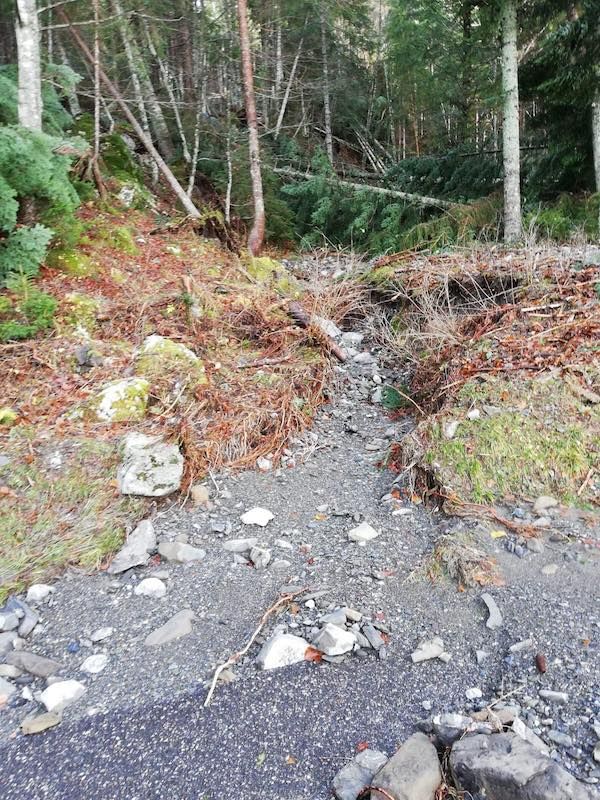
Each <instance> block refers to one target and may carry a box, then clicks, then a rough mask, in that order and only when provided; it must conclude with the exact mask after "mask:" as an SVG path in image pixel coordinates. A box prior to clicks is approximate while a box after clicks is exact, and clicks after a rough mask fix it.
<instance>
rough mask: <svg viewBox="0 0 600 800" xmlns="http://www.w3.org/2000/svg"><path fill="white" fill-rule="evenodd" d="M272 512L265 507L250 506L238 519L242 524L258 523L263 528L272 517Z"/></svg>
mask: <svg viewBox="0 0 600 800" xmlns="http://www.w3.org/2000/svg"><path fill="white" fill-rule="evenodd" d="M273 516H274V515H273V514H272V513H271V512H270V511H269V510H268V509H267V508H259V507H256V508H251V509H250V510H249V511H246V512H245V513H244V514H242V516H241V517H240V519H241V520H242V522H243V523H244V525H259V526H260V527H261V528H264V527H265V526H267V525H268V524H269V522H270V521H271V520H272V519H273Z"/></svg>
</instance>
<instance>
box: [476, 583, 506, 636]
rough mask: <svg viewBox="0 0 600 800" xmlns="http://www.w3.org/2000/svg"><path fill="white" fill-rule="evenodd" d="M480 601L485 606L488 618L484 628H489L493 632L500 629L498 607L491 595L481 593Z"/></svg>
mask: <svg viewBox="0 0 600 800" xmlns="http://www.w3.org/2000/svg"><path fill="white" fill-rule="evenodd" d="M481 599H482V600H483V602H484V603H485V604H486V606H487V609H488V611H489V616H488V618H487V621H486V623H485V626H486V628H489V629H490V630H492V631H493V630H495V629H496V628H500V627H502V614H501V613H500V609H499V608H498V605H497V604H496V601H495V600H494V598H493V597H492V595H491V594H488V592H483V594H482V595H481Z"/></svg>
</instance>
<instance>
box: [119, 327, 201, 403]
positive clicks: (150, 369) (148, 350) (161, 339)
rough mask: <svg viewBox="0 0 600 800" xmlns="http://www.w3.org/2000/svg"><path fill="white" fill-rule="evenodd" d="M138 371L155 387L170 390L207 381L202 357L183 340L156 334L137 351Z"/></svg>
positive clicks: (136, 367) (193, 386)
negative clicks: (179, 340) (176, 340)
mask: <svg viewBox="0 0 600 800" xmlns="http://www.w3.org/2000/svg"><path fill="white" fill-rule="evenodd" d="M135 371H136V374H137V375H139V376H143V377H144V378H146V379H147V380H148V381H149V382H150V383H151V384H152V386H153V387H158V388H160V387H164V388H166V389H167V390H170V391H172V390H173V389H176V390H178V391H179V390H181V389H182V388H184V389H186V388H187V389H195V388H196V387H198V386H202V385H204V384H206V383H208V381H207V378H206V371H205V368H204V362H203V361H202V359H200V358H198V356H197V355H196V354H195V353H194V352H193V351H192V350H190V349H189V347H186V346H185V345H184V344H181V342H175V341H173V340H172V339H168V338H166V337H165V336H159V335H157V334H153V335H152V336H148V337H147V338H146V339H145V340H144V342H143V344H142V346H141V347H140V349H139V350H138V352H137V356H136V361H135ZM159 394H160V392H159Z"/></svg>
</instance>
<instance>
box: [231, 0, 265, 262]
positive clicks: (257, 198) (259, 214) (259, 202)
mask: <svg viewBox="0 0 600 800" xmlns="http://www.w3.org/2000/svg"><path fill="white" fill-rule="evenodd" d="M237 8H238V21H239V27H240V50H241V55H242V79H243V83H244V99H245V104H246V118H247V123H248V150H249V153H250V177H251V180H252V200H253V202H254V222H253V225H252V230H251V231H250V235H249V237H248V250H249V251H250V255H252V256H258V255H260V252H261V250H262V246H263V242H264V238H265V201H264V197H263V186H262V173H261V161H260V144H259V140H258V122H257V119H256V100H255V97H254V75H253V72H252V56H251V53H250V34H249V31H248V6H247V3H246V0H237Z"/></svg>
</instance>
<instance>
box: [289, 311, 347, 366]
mask: <svg viewBox="0 0 600 800" xmlns="http://www.w3.org/2000/svg"><path fill="white" fill-rule="evenodd" d="M288 314H289V315H290V317H291V318H292V319H293V320H294V322H295V323H296V325H299V326H300V327H301V328H306V329H307V330H311V331H312V332H313V334H314V336H315V339H317V341H319V342H321V343H322V344H323V346H324V347H326V348H327V350H329V352H330V353H331V354H332V355H333V356H335V357H336V358H337V360H338V361H341V362H342V364H343V363H344V361H346V360H347V358H348V356H347V355H346V353H345V352H344V350H342V348H341V347H340V346H339V345H338V344H336V342H334V340H333V339H332V338H331V336H329V334H328V333H327V332H326V331H324V330H323V328H322V327H321V325H319V323H318V321H317V320H315V319H314V318H313V317H312V315H311V314H310V313H309V312H308V311H306V309H305V308H304V307H303V306H302V305H301V304H300V303H298V302H297V301H296V300H293V301H292V302H291V303H290V304H289V305H288Z"/></svg>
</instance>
